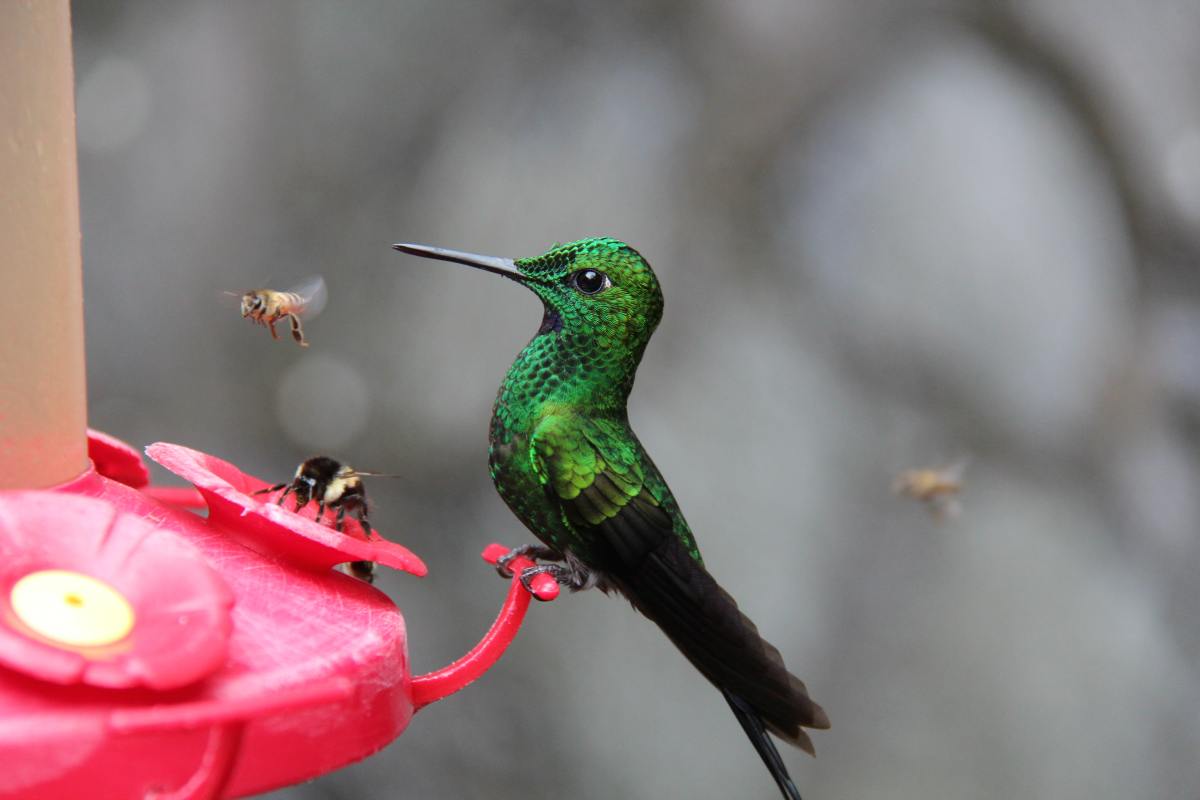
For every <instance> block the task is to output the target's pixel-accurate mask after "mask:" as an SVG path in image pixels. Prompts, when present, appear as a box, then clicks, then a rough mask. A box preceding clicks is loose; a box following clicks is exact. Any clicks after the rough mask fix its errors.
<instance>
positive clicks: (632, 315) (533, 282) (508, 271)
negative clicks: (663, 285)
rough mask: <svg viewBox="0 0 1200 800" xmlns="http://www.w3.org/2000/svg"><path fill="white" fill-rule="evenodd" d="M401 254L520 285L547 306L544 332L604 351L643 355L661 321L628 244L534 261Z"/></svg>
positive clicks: (656, 299)
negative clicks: (580, 339)
mask: <svg viewBox="0 0 1200 800" xmlns="http://www.w3.org/2000/svg"><path fill="white" fill-rule="evenodd" d="M393 247H395V249H397V250H399V251H401V252H403V253H411V254H412V255H418V256H424V257H426V258H436V259H441V260H443V261H454V262H456V263H459V264H466V265H467V266H471V267H476V268H478V269H483V270H486V271H488V272H494V273H497V274H499V275H503V276H505V277H507V278H510V279H512V280H514V281H516V282H517V283H520V284H522V285H523V286H525V287H527V288H528V289H530V290H531V291H533V292H534V293H535V294H536V295H537V296H538V297H540V298H541V299H542V302H543V303H544V304H545V307H546V316H545V318H544V319H543V321H542V329H541V331H540V332H542V333H546V332H550V331H565V332H567V333H569V334H572V335H583V336H591V337H595V338H596V340H597V342H598V343H599V344H600V345H601V346H602V347H611V346H616V347H623V348H627V349H629V350H630V351H631V352H636V353H637V354H638V355H639V356H640V355H641V350H642V348H644V347H645V345H646V342H648V341H649V340H650V335H651V334H652V333H653V332H654V328H655V327H656V326H657V325H658V321H659V320H660V319H661V318H662V310H663V297H662V291H661V290H660V289H659V287H658V279H657V278H655V277H654V272H653V270H651V269H650V265H649V264H647V263H646V260H645V259H644V258H642V256H641V254H639V253H638V252H637V251H636V250H634V249H633V248H632V247H630V246H629V245H627V244H625V243H624V242H620V241H617V240H616V239H609V238H592V239H580V240H579V241H577V242H569V243H567V244H559V245H555V246H554V247H551V248H550V249H549V250H547V251H546V252H545V253H543V254H542V255H540V256H534V257H532V258H518V259H515V260H513V259H507V258H496V257H494V256H479V255H474V254H471V253H461V252H458V251H456V250H445V249H442V248H440V247H429V246H427V245H418V244H397V245H393Z"/></svg>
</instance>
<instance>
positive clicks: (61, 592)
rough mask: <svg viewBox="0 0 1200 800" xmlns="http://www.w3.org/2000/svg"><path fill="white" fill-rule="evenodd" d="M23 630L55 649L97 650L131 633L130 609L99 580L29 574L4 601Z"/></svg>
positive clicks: (60, 572) (65, 573) (62, 573)
mask: <svg viewBox="0 0 1200 800" xmlns="http://www.w3.org/2000/svg"><path fill="white" fill-rule="evenodd" d="M9 602H10V603H11V605H12V610H13V613H15V614H16V615H17V618H18V619H20V620H21V622H23V623H24V624H25V625H26V627H28V628H29V629H30V630H32V631H34V632H35V633H37V634H38V635H40V636H44V637H46V638H47V639H50V640H51V641H54V642H56V643H59V644H65V645H71V646H74V647H100V646H103V645H108V644H113V643H114V642H119V641H120V640H122V639H124V638H125V637H126V636H128V635H129V632H130V631H131V630H133V623H134V619H135V616H134V613H133V606H131V605H130V604H129V601H128V600H126V599H125V597H124V596H123V595H122V594H121V593H120V592H118V591H117V590H116V589H114V588H113V587H112V586H109V585H108V584H107V583H105V582H104V581H102V580H99V579H97V578H93V577H92V576H90V575H84V574H83V573H81V572H71V571H70V570H65V569H46V570H41V571H39V572H31V573H29V574H28V575H26V576H25V577H23V578H21V580H19V581H17V582H16V584H15V585H14V586H13V588H12V593H11V594H10V595H9Z"/></svg>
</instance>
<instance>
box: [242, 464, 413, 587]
mask: <svg viewBox="0 0 1200 800" xmlns="http://www.w3.org/2000/svg"><path fill="white" fill-rule="evenodd" d="M363 477H376V478H396V477H399V476H398V475H392V474H385V473H382V472H362V471H360V470H356V469H354V468H353V467H351V466H350V465H349V464H343V463H341V462H340V461H337V460H335V459H332V458H329V457H328V456H313V457H312V458H310V459H308V460H306V461H303V462H301V464H300V466H299V467H297V468H296V474H295V475H294V476H293V477H292V479H291V481H288V482H287V483H277V484H275V485H274V486H268V487H267V488H265V489H259V490H258V491H256V492H255V493H254V494H269V493H271V492H277V491H279V490H280V489H282V490H283V493H282V494H281V495H279V497H278V499H277V500H276V501H275V502H276V503H278V504H279V505H283V504H284V501H285V500H287V498H288V495H292V496H293V501H294V503H295V510H296V511H299V510H300V509H302V508H304V507H305V506H307V505H308V504H309V503H310V502H312V501H313V500H315V501H317V516H316V520H317V521H318V522H321V521H322V520H323V518H324V516H325V509H326V508H329V509H333V510H335V511H336V512H337V514H336V516H335V518H334V522H333V527H334V528H336V529H337V530H339V531H344V530H345V525H346V514H347V513H353V514H354V516H356V517H358V521H359V524H360V525H361V526H362V530H363V534H364V535H365V536H366V537H367V538H370V537H371V523H370V522H368V521H367V513H368V511H369V510H370V507H369V505H368V503H367V490H366V487H365V486H363V482H362V479H363ZM349 572H350V574H351V575H354V576H355V577H357V578H361V579H362V580H365V581H367V582H368V583H371V582H372V581H373V580H374V575H375V565H374V564H373V563H372V562H370V561H352V562H350V567H349Z"/></svg>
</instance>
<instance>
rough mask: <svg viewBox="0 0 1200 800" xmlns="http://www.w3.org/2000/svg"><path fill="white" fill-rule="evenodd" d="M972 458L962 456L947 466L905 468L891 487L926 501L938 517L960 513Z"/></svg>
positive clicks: (901, 493)
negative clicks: (964, 476)
mask: <svg viewBox="0 0 1200 800" xmlns="http://www.w3.org/2000/svg"><path fill="white" fill-rule="evenodd" d="M969 461H970V459H967V458H960V459H958V460H956V461H953V462H951V463H950V464H947V465H946V466H944V467H938V468H924V469H909V470H905V471H904V472H901V473H900V474H899V475H897V476H896V480H895V481H893V482H892V491H893V492H895V493H896V494H898V495H904V496H906V497H911V498H913V499H914V500H920V501H921V502H923V503H925V504H926V506H928V507H929V511H930V513H932V514H933V516H934V517H935V518H937V519H939V520H941V519H946V518H948V517H953V516H957V515H958V513H959V512H960V511H962V504H961V503H959V501H958V494H959V493H960V492H961V491H962V488H963V472H965V471H966V468H967V464H968V463H969Z"/></svg>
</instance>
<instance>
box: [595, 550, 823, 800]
mask: <svg viewBox="0 0 1200 800" xmlns="http://www.w3.org/2000/svg"><path fill="white" fill-rule="evenodd" d="M610 577H611V578H612V579H613V582H614V583H615V584H616V585H617V586H618V588H620V590H621V591H622V592H623V593H624V594H625V595H626V597H628V598H629V599H630V601H631V602H632V603H633V605H634V606H635V607H636V608H637V609H638V610H639V611H641V612H642V613H643V614H645V615H646V616H647V617H649V618H650V619H652V620H653V621H654V622H655V623H657V624H658V626H659V627H660V628H662V630H663V632H664V633H666V634H667V636H668V637H670V639H671V641H672V642H673V643H674V644H675V646H676V647H678V648H679V649H680V651H682V653H683V654H684V655H685V656H686V657H687V659H688V660H689V661H691V662H692V664H693V665H694V666H695V667H696V669H698V670H700V672H701V673H702V674H703V675H704V677H706V678H708V680H709V681H711V682H712V683H713V684H714V685H715V686H716V687H717V688H718V689H720V690H721V692H722V693H723V694H724V695H725V699H726V700H727V701H729V706H730V708H732V709H733V713H734V715H735V716H736V717H737V718H738V721H739V722H740V723H741V724H742V728H743V729H745V731H746V735H747V736H749V737H750V741H751V742H752V743H753V744H754V748H755V749H756V750H757V751H758V754H759V755H760V756H761V757H762V760H763V762H764V763H765V764H766V765H767V769H769V770H770V771H771V775H772V776H773V777H774V778H775V781H776V783H778V784H779V788H780V790H781V791H782V792H783V794H784V796H785V797H787V798H789V800H798V798H799V797H800V795H799V792H797V790H796V786H795V784H794V783H792V780H791V778H790V777H789V776H788V772H787V768H786V767H785V766H784V764H783V760H782V759H781V758H780V756H779V751H778V750H776V749H775V745H774V743H773V742H772V741H771V739H770V738H769V737H768V736H767V735H766V731H768V730H769V731H770V732H771V733H774V734H775V735H776V736H779V737H780V738H781V739H783V740H785V741H787V742H788V743H789V744H792V745H795V746H796V747H799V748H800V749H802V750H804V751H805V752H807V753H809V754H812V753H813V745H812V740H811V739H809V738H808V734H807V733H806V732H805V731H804V728H806V727H807V728H818V729H824V728H828V727H829V718H828V717H827V716H826V715H825V712H824V710H822V708H821V707H820V706H819V705H817V704H816V703H814V702H813V701H812V699H811V698H810V697H809V696H808V689H807V688H806V687H805V686H804V683H803V682H802V681H801V680H800V679H799V678H797V677H796V676H794V675H792V674H791V673H790V672H788V671H787V668H786V667H785V666H784V664H783V657H782V656H780V655H779V651H778V650H777V649H775V647H774V646H772V645H771V644H770V643H769V642H767V641H765V640H764V639H763V638H762V637H761V636H760V635H759V633H758V628H756V627H755V625H754V623H753V622H752V621H751V620H750V618H749V617H747V616H746V615H745V614H743V613H742V612H741V611H740V610H738V607H737V603H736V602H735V601H734V599H733V598H732V597H731V596H730V595H729V593H728V592H726V591H725V590H724V589H722V588H721V586H720V585H719V584H718V583H717V582H716V580H714V579H713V577H712V576H711V575H709V574H708V571H707V570H705V569H704V567H703V566H701V565H700V564H699V563H697V562H696V561H695V560H694V559H692V558H691V557H690V556H689V555H688V554H687V552H686V551H685V550H684V549H683V547H682V546H681V544H680V543H679V541H678V540H677V539H675V538H674V537H670V538H668V539H666V540H664V541H663V542H662V543H661V544H660V545H659V546H658V547H657V548H655V549H654V550H653V551H652V552H650V553H648V554H647V555H646V556H645V558H644V559H643V560H642V561H641V563H640V564H638V565H637V567H635V568H633V569H630V570H629V571H627V572H625V573H624V574H622V575H619V576H616V575H612V576H610Z"/></svg>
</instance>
